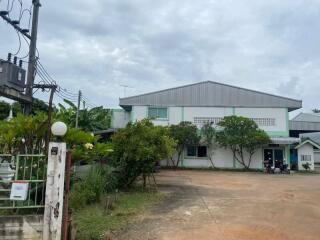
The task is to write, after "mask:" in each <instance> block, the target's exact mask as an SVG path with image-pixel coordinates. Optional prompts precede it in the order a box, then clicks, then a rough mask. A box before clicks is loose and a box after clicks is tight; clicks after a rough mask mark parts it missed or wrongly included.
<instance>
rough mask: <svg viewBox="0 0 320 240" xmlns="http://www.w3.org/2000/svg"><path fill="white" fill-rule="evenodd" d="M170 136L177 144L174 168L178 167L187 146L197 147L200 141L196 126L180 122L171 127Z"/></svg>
mask: <svg viewBox="0 0 320 240" xmlns="http://www.w3.org/2000/svg"><path fill="white" fill-rule="evenodd" d="M170 135H171V137H172V138H173V139H174V140H175V141H176V143H177V145H176V151H177V153H178V159H177V162H176V167H178V166H179V163H180V158H181V155H182V153H183V151H184V149H185V148H186V147H187V146H189V145H197V144H198V143H199V141H200V136H199V135H198V129H197V126H196V125H194V124H192V123H191V122H180V123H179V124H177V125H171V126H170ZM172 162H173V161H172ZM173 164H174V162H173Z"/></svg>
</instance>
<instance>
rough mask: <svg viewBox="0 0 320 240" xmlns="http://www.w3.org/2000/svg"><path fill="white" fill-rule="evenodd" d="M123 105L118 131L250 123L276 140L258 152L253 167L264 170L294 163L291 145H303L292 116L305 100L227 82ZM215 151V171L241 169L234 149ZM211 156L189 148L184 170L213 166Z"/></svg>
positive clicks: (116, 115) (202, 84) (199, 85)
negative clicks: (136, 125) (145, 125)
mask: <svg viewBox="0 0 320 240" xmlns="http://www.w3.org/2000/svg"><path fill="white" fill-rule="evenodd" d="M119 105H120V106H121V108H122V109H115V110H113V117H112V127H113V128H122V127H124V126H125V125H126V124H127V123H128V122H130V121H131V122H134V121H139V120H142V119H144V118H152V119H154V120H153V123H154V124H156V125H163V126H167V125H171V124H178V123H179V122H181V121H190V122H192V123H194V124H195V125H197V126H198V128H201V126H202V125H203V124H204V123H205V122H208V121H209V122H212V123H214V124H217V123H218V122H219V121H220V120H221V119H222V118H223V117H225V116H229V115H237V116H244V117H248V118H251V119H253V120H254V121H255V122H256V123H257V124H258V126H259V127H260V128H261V129H263V130H265V131H266V132H267V134H268V135H269V136H270V137H271V140H272V144H270V145H268V146H264V147H263V148H261V149H258V150H257V151H256V153H255V154H254V156H253V160H252V164H251V168H263V166H264V164H263V163H264V161H269V162H272V163H273V164H274V165H277V164H279V163H280V162H284V163H288V164H290V145H291V144H293V143H297V142H299V139H297V138H290V137H289V112H290V111H293V110H296V109H299V108H301V107H302V101H301V100H296V99H291V98H287V97H282V96H276V95H272V94H268V93H264V92H258V91H254V90H249V89H244V88H240V87H235V86H230V85H226V84H222V83H217V82H212V81H206V82H200V83H196V84H190V85H186V86H181V87H176V88H171V89H166V90H161V91H157V92H152V93H146V94H141V95H137V96H132V97H126V98H121V99H120V104H119ZM213 152H214V153H213V155H212V159H213V161H214V164H215V166H216V167H221V168H237V167H240V166H239V164H238V163H237V162H236V161H235V159H233V155H232V153H231V151H230V150H229V149H224V148H219V147H217V148H216V149H215V150H214V151H213ZM207 154H208V151H207V149H206V146H189V147H188V148H187V149H185V152H184V154H183V160H182V161H181V166H185V167H210V166H211V163H210V161H209V160H208V156H207ZM163 164H166V162H163Z"/></svg>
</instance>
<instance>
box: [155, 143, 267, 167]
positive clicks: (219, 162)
mask: <svg viewBox="0 0 320 240" xmlns="http://www.w3.org/2000/svg"><path fill="white" fill-rule="evenodd" d="M262 154H263V152H262V149H258V150H257V151H256V152H255V153H254V155H253V156H252V160H251V165H250V168H254V169H262V167H263V161H262V159H263V155H262ZM245 159H246V160H247V159H248V156H247V155H246V156H245ZM173 160H174V162H175V163H176V161H177V154H176V155H174V157H173ZM212 161H213V164H214V166H215V167H217V168H243V166H242V165H241V164H240V163H238V162H237V161H236V160H234V159H233V154H232V151H231V150H230V149H224V148H216V149H215V150H213V154H212ZM161 165H162V166H172V161H171V160H170V159H166V160H163V161H161ZM179 166H181V167H191V168H209V167H212V164H211V162H210V160H209V159H208V158H196V157H187V156H186V151H185V152H184V155H183V156H182V159H181V160H180V164H179Z"/></svg>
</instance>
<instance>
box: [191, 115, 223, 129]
mask: <svg viewBox="0 0 320 240" xmlns="http://www.w3.org/2000/svg"><path fill="white" fill-rule="evenodd" d="M221 120H222V117H194V118H193V123H194V124H195V125H197V126H199V127H201V126H203V125H204V124H205V123H210V124H213V125H217V124H218V123H219V122H220V121H221Z"/></svg>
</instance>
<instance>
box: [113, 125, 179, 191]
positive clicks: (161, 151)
mask: <svg viewBox="0 0 320 240" xmlns="http://www.w3.org/2000/svg"><path fill="white" fill-rule="evenodd" d="M112 149H113V153H112V160H111V166H113V167H115V168H116V169H118V171H119V176H120V179H119V181H120V184H121V185H122V186H125V187H129V186H131V185H132V183H133V182H134V181H135V180H136V179H137V177H138V176H140V175H142V176H143V180H144V181H143V182H144V186H145V185H146V177H147V176H149V175H150V174H151V173H152V172H153V170H154V166H155V164H156V163H157V162H158V161H160V160H162V159H165V158H167V157H170V156H171V155H172V154H173V153H174V149H175V141H174V140H173V139H172V138H171V137H170V136H169V129H168V128H167V127H162V126H154V125H153V124H152V122H150V120H147V119H145V120H142V121H140V122H135V123H129V124H128V125H127V126H126V127H125V128H123V129H120V130H119V131H118V132H117V133H116V134H115V135H114V136H113V137H112Z"/></svg>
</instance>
